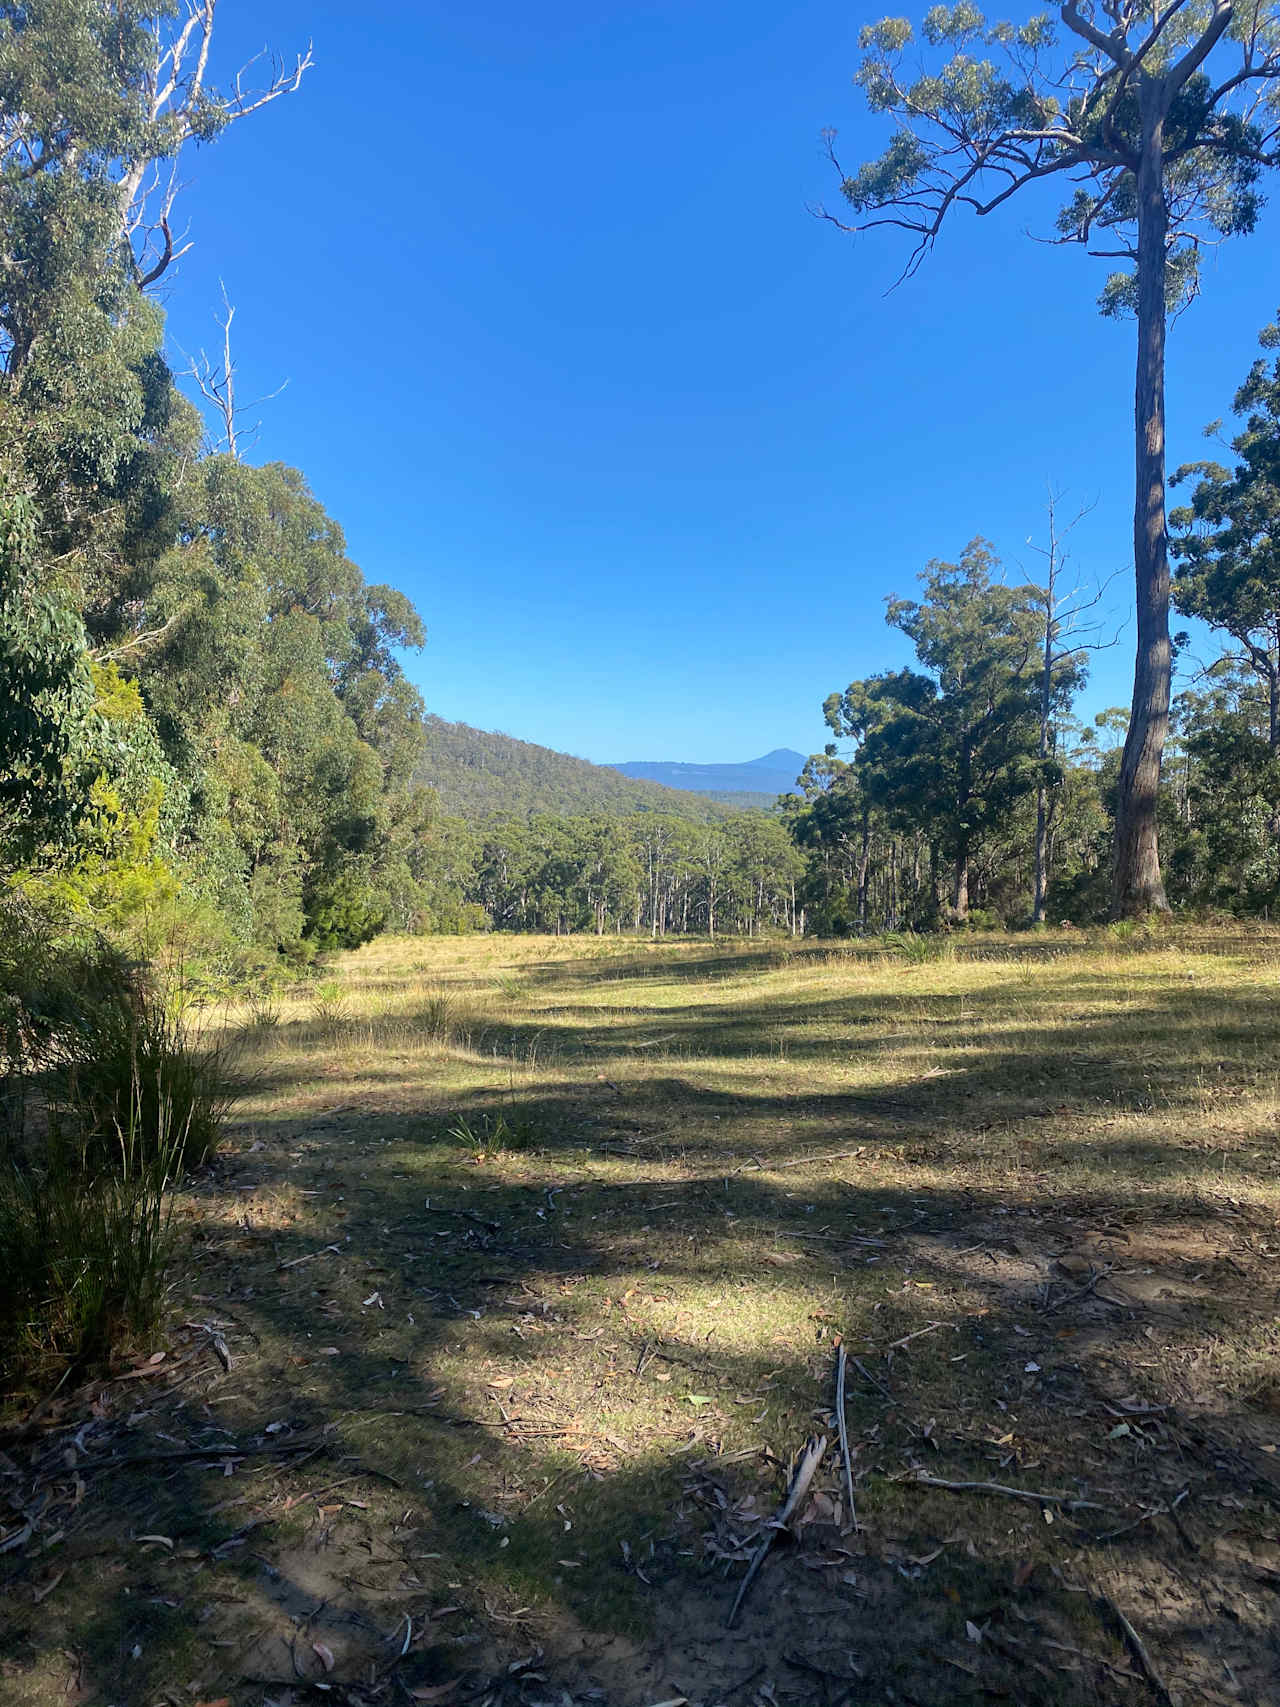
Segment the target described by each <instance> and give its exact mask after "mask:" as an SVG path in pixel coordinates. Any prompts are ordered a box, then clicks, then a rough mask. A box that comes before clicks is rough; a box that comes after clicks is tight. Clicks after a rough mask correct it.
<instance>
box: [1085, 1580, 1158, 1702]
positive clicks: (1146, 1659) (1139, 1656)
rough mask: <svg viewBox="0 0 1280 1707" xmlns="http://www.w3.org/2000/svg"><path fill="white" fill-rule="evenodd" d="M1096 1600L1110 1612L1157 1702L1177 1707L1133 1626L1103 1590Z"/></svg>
mask: <svg viewBox="0 0 1280 1707" xmlns="http://www.w3.org/2000/svg"><path fill="white" fill-rule="evenodd" d="M1098 1598H1099V1599H1100V1600H1101V1601H1102V1604H1103V1605H1104V1606H1105V1607H1106V1608H1107V1611H1108V1612H1110V1614H1111V1616H1112V1617H1113V1618H1114V1619H1115V1621H1116V1623H1117V1624H1118V1625H1119V1626H1120V1629H1121V1632H1122V1634H1123V1636H1124V1639H1125V1643H1126V1645H1127V1646H1128V1649H1129V1651H1130V1653H1131V1654H1132V1655H1133V1657H1134V1659H1135V1660H1136V1661H1137V1662H1138V1669H1139V1670H1140V1671H1141V1672H1142V1675H1143V1676H1144V1677H1145V1678H1146V1680H1147V1682H1148V1683H1149V1684H1150V1685H1151V1688H1152V1690H1153V1691H1154V1693H1155V1695H1156V1698H1157V1700H1159V1701H1162V1702H1163V1703H1164V1707H1178V1697H1177V1696H1176V1695H1175V1694H1174V1693H1173V1691H1172V1690H1171V1689H1170V1688H1169V1685H1168V1684H1167V1683H1166V1682H1165V1680H1164V1678H1163V1677H1162V1676H1161V1675H1160V1673H1159V1671H1158V1670H1157V1669H1156V1664H1155V1661H1154V1660H1153V1659H1152V1658H1151V1655H1150V1654H1149V1653H1148V1652H1147V1647H1146V1644H1145V1643H1144V1642H1143V1640H1142V1637H1141V1636H1139V1634H1138V1632H1137V1631H1136V1630H1135V1629H1134V1627H1133V1625H1132V1624H1131V1623H1130V1622H1129V1620H1128V1619H1127V1618H1126V1617H1125V1615H1124V1613H1123V1612H1121V1610H1120V1608H1119V1607H1118V1606H1117V1605H1116V1603H1115V1601H1114V1600H1112V1598H1111V1596H1110V1595H1109V1594H1107V1593H1106V1592H1105V1590H1104V1591H1102V1592H1101V1593H1100V1594H1099V1596H1098Z"/></svg>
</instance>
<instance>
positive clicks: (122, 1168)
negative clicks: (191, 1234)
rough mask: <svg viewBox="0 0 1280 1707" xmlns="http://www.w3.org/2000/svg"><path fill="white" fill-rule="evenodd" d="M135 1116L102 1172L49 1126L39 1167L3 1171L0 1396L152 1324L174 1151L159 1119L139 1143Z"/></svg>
mask: <svg viewBox="0 0 1280 1707" xmlns="http://www.w3.org/2000/svg"><path fill="white" fill-rule="evenodd" d="M145 1100H146V1099H145V1097H144V1095H143V1093H142V1089H141V1087H139V1090H138V1095H137V1097H136V1099H135V1106H134V1116H133V1118H132V1119H131V1120H130V1121H129V1123H128V1124H127V1126H126V1127H125V1128H124V1129H123V1130H122V1131H121V1133H120V1135H119V1139H118V1148H117V1153H116V1154H115V1155H114V1156H113V1157H111V1158H110V1162H109V1165H106V1164H105V1163H104V1161H103V1158H101V1157H96V1156H95V1155H94V1154H93V1153H92V1152H88V1153H86V1151H85V1150H84V1149H83V1148H82V1147H81V1145H80V1143H79V1142H78V1138H77V1136H76V1135H75V1134H72V1133H68V1132H67V1131H66V1130H65V1129H64V1128H62V1126H61V1125H60V1123H59V1122H58V1121H57V1120H56V1119H55V1120H53V1121H52V1122H51V1123H50V1125H49V1128H48V1132H47V1135H46V1138H45V1140H44V1143H43V1146H42V1151H41V1153H40V1154H39V1155H37V1156H34V1157H33V1156H26V1157H24V1158H19V1157H17V1156H16V1155H11V1156H10V1157H9V1158H8V1159H7V1160H6V1161H5V1162H4V1163H3V1164H0V1270H2V1271H3V1273H4V1275H5V1277H6V1280H5V1285H4V1287H3V1288H0V1371H3V1375H2V1377H0V1388H2V1390H3V1391H4V1392H5V1393H6V1394H13V1393H14V1392H15V1391H17V1390H18V1389H19V1388H20V1387H21V1386H22V1384H23V1383H24V1382H29V1381H31V1380H32V1379H33V1378H37V1377H38V1378H40V1379H41V1380H46V1379H47V1376H46V1374H45V1371H46V1369H47V1368H48V1367H49V1366H51V1365H53V1364H54V1363H57V1362H62V1363H67V1364H69V1365H70V1366H71V1367H72V1368H83V1367H85V1366H87V1365H89V1364H91V1363H93V1362H96V1361H98V1360H100V1359H101V1358H103V1357H104V1356H105V1355H106V1354H107V1353H108V1352H109V1351H110V1350H111V1349H112V1348H113V1347H114V1346H115V1345H116V1344H117V1343H118V1342H119V1341H120V1339H121V1338H128V1337H133V1336H141V1335H145V1334H146V1333H147V1332H148V1331H149V1330H150V1329H151V1328H152V1327H153V1326H154V1325H155V1322H156V1320H157V1318H158V1316H159V1311H160V1306H161V1302H162V1298H163V1290H164V1280H165V1272H166V1269H167V1266H168V1261H169V1256H170V1252H171V1249H172V1235H171V1231H170V1224H169V1196H168V1191H167V1186H168V1182H169V1179H170V1177H171V1175H172V1173H173V1172H174V1171H175V1170H176V1168H177V1166H178V1165H179V1160H180V1154H181V1149H180V1144H179V1142H178V1140H177V1135H176V1133H175V1132H174V1130H173V1128H172V1126H171V1125H170V1122H169V1116H168V1111H167V1110H166V1109H164V1108H162V1109H161V1110H160V1118H161V1123H162V1125H161V1130H160V1131H159V1132H158V1133H157V1132H155V1131H149V1132H148V1133H147V1135H146V1139H145V1141H144V1139H143V1137H142V1135H141V1127H140V1121H141V1119H142V1110H143V1106H144V1102H145Z"/></svg>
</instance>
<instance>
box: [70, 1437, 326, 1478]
mask: <svg viewBox="0 0 1280 1707" xmlns="http://www.w3.org/2000/svg"><path fill="white" fill-rule="evenodd" d="M331 1444H332V1443H331V1442H330V1441H327V1440H316V1439H315V1438H314V1436H313V1437H312V1438H311V1439H309V1440H266V1441H262V1442H260V1443H257V1444H251V1445H249V1446H192V1447H183V1448H182V1449H180V1450H178V1451H172V1452H121V1453H118V1454H117V1455H116V1456H115V1457H113V1458H88V1459H83V1460H82V1461H81V1462H80V1463H79V1464H77V1465H76V1467H75V1469H76V1474H77V1475H81V1476H88V1475H91V1474H92V1473H93V1472H94V1471H95V1470H119V1469H123V1468H125V1467H126V1466H127V1465H130V1464H197V1463H199V1462H200V1460H201V1459H204V1458H208V1459H210V1460H212V1461H214V1462H216V1463H221V1462H222V1460H223V1459H226V1458H278V1457H284V1456H287V1455H288V1454H290V1453H293V1452H319V1451H323V1450H324V1449H325V1448H327V1447H329V1446H330V1445H331ZM68 1473H69V1472H67V1471H61V1472H58V1471H55V1472H54V1474H53V1475H52V1476H44V1477H42V1478H41V1480H42V1481H44V1482H48V1481H54V1480H56V1479H57V1476H58V1475H59V1474H62V1475H66V1474H68Z"/></svg>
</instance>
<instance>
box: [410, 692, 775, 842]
mask: <svg viewBox="0 0 1280 1707" xmlns="http://www.w3.org/2000/svg"><path fill="white" fill-rule="evenodd" d="M414 776H415V780H416V781H417V782H419V783H421V784H422V785H423V786H424V787H426V788H431V789H434V791H435V794H436V797H437V799H438V800H439V802H440V805H441V807H442V808H443V809H444V811H446V812H450V813H457V814H459V815H460V816H462V817H464V818H469V819H475V818H483V817H487V816H488V815H489V814H490V813H493V812H502V813H511V814H513V815H514V816H516V817H528V816H529V815H530V814H532V813H535V812H557V813H572V812H598V813H604V814H605V815H607V816H609V817H619V816H623V815H625V814H627V813H631V812H669V813H671V814H673V815H674V816H676V817H680V818H692V819H695V820H697V821H699V822H710V821H712V820H714V819H717V818H723V817H726V816H727V815H728V814H729V813H730V812H731V811H733V810H734V809H735V808H739V807H743V806H770V807H771V806H773V804H774V797H773V796H772V795H768V794H754V793H753V794H746V795H742V796H739V795H731V796H729V797H728V798H723V797H717V798H716V799H711V798H709V797H708V796H706V795H701V794H696V793H688V792H686V791H684V790H683V789H675V788H664V787H663V786H662V785H661V784H660V783H656V782H645V781H637V780H635V779H633V778H631V777H627V776H623V775H621V774H620V773H619V771H618V770H617V769H616V768H614V767H613V766H611V765H593V764H590V763H589V762H588V761H587V760H586V759H575V758H571V757H570V755H569V754H568V753H557V752H555V751H554V750H553V749H552V748H550V747H539V746H536V745H534V743H533V742H531V741H517V740H516V739H515V737H514V736H511V735H499V734H495V733H492V732H490V731H488V730H484V729H473V728H472V727H471V725H470V724H469V723H447V722H445V720H444V718H442V717H435V716H431V715H428V716H427V717H426V719H425V720H424V725H423V747H422V757H421V758H420V760H419V761H418V765H417V769H416V771H415V773H414Z"/></svg>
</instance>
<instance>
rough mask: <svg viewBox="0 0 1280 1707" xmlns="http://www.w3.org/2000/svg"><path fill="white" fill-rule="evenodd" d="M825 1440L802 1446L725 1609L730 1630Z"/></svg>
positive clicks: (791, 1513)
mask: <svg viewBox="0 0 1280 1707" xmlns="http://www.w3.org/2000/svg"><path fill="white" fill-rule="evenodd" d="M828 1444H829V1441H828V1438H827V1436H826V1435H825V1434H822V1435H812V1436H810V1439H809V1443H808V1445H807V1446H806V1447H805V1449H804V1455H803V1456H802V1458H801V1459H800V1462H799V1464H797V1466H796V1471H795V1474H794V1476H792V1478H791V1486H790V1487H789V1488H788V1489H787V1497H786V1499H785V1500H784V1501H783V1502H782V1509H781V1510H780V1511H779V1512H778V1515H777V1516H776V1517H775V1518H773V1519H772V1520H771V1521H770V1523H769V1525H768V1527H767V1528H766V1530H765V1533H764V1537H763V1539H762V1540H761V1542H760V1545H759V1546H758V1547H757V1548H756V1550H755V1554H754V1556H753V1557H752V1560H751V1563H750V1564H749V1565H748V1566H747V1574H746V1576H745V1577H743V1579H742V1581H741V1583H740V1584H739V1585H738V1593H737V1595H736V1596H735V1598H734V1602H733V1605H732V1607H731V1608H730V1610H729V1616H728V1618H726V1619H725V1629H726V1630H732V1628H733V1626H734V1624H735V1623H736V1622H737V1617H738V1613H739V1612H740V1611H741V1610H742V1603H743V1601H744V1600H745V1599H746V1598H747V1590H748V1589H749V1588H750V1587H751V1584H752V1583H753V1582H754V1581H755V1578H756V1574H757V1572H758V1571H759V1569H760V1567H761V1565H763V1564H764V1561H765V1555H766V1554H767V1553H768V1551H769V1549H770V1547H772V1545H773V1539H774V1536H775V1535H777V1533H778V1531H779V1530H780V1529H785V1528H786V1527H787V1524H788V1523H790V1521H791V1519H792V1518H793V1517H794V1516H795V1514H796V1511H797V1510H798V1509H799V1506H800V1502H801V1501H802V1500H803V1499H804V1496H805V1495H806V1494H807V1493H808V1491H809V1484H810V1482H812V1480H813V1478H814V1473H815V1472H816V1470H817V1468H818V1465H819V1464H821V1462H822V1459H823V1455H824V1454H825V1452H826V1450H827V1446H828Z"/></svg>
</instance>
